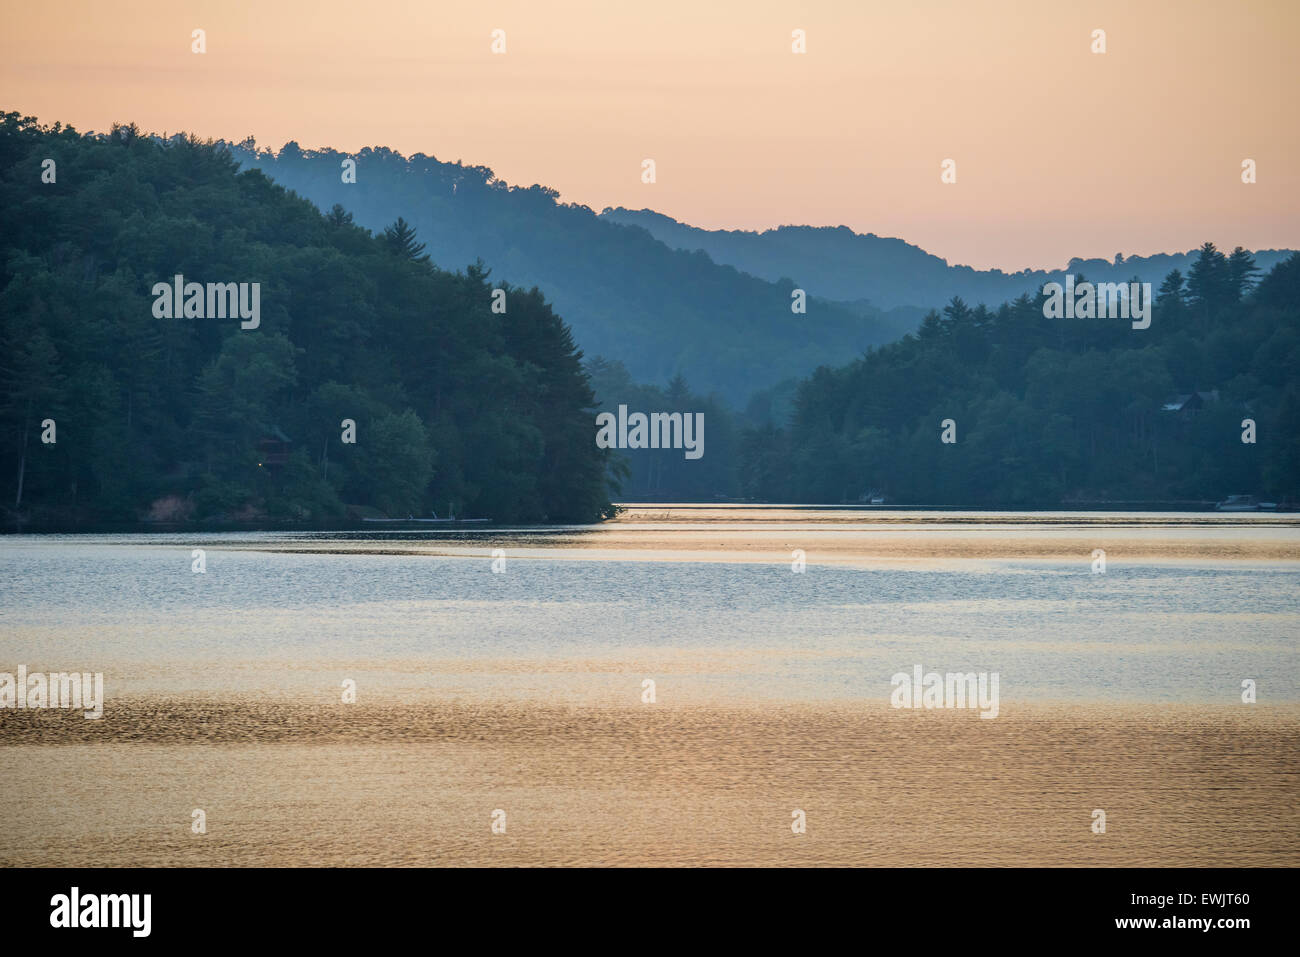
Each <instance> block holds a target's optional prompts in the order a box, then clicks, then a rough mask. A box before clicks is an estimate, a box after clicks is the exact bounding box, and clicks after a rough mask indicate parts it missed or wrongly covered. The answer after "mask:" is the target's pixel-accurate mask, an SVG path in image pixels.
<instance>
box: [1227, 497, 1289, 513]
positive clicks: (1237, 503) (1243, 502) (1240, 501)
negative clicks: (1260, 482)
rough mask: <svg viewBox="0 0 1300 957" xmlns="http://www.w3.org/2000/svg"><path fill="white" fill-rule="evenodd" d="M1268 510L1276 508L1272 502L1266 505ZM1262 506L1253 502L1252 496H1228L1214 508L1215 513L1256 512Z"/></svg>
mask: <svg viewBox="0 0 1300 957" xmlns="http://www.w3.org/2000/svg"><path fill="white" fill-rule="evenodd" d="M1267 504H1268V505H1269V507H1270V508H1277V505H1276V504H1275V503H1273V502H1269V503H1267ZM1263 507H1264V506H1263V505H1261V504H1260V503H1259V502H1257V501H1256V500H1255V496H1253V495H1229V496H1228V497H1227V498H1225V499H1224V500H1223V501H1222V502H1219V503H1218V504H1216V505H1215V506H1214V510H1215V511H1216V512H1258V511H1259V510H1260V509H1261V508H1263Z"/></svg>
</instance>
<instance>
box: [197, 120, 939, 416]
mask: <svg viewBox="0 0 1300 957" xmlns="http://www.w3.org/2000/svg"><path fill="white" fill-rule="evenodd" d="M221 146H223V147H224V148H225V149H227V150H229V152H230V154H231V156H232V157H233V158H234V159H235V160H236V161H237V162H239V163H240V164H241V165H242V166H243V167H245V168H256V169H260V170H261V171H262V172H264V173H265V174H266V175H267V176H269V177H271V178H272V179H273V180H274V181H275V182H277V183H279V184H280V185H282V186H284V187H286V188H287V189H290V190H293V191H294V192H296V193H297V194H298V195H300V196H302V197H304V198H306V199H308V200H310V201H311V202H312V203H314V204H315V205H316V206H317V207H318V208H320V209H321V210H322V211H326V212H327V211H329V210H330V209H331V207H332V206H334V205H335V204H339V205H341V206H342V207H343V208H344V209H346V210H347V211H348V212H350V213H352V214H353V216H354V217H355V221H356V222H357V223H358V224H359V225H361V226H364V227H366V228H368V229H371V230H374V231H378V230H380V229H382V228H384V227H385V226H387V225H389V224H391V223H393V222H394V221H395V220H396V219H397V218H398V217H402V218H404V219H405V220H406V221H407V222H409V223H410V224H411V225H412V226H414V227H415V229H416V232H417V236H418V241H419V242H420V243H422V244H424V245H425V247H426V248H425V251H426V252H427V253H428V255H429V256H431V257H432V259H433V262H434V263H436V264H438V265H439V266H441V267H442V268H445V269H463V268H465V267H466V266H467V265H469V264H472V263H474V262H475V261H476V260H478V259H482V260H483V262H484V264H485V266H486V268H488V269H490V270H491V279H490V280H489V281H490V282H491V283H492V284H497V283H503V282H504V283H509V284H511V285H513V286H519V287H523V288H525V289H527V288H530V287H532V286H537V287H538V288H539V289H540V290H541V291H542V293H543V294H544V295H545V296H546V298H547V299H548V301H550V302H551V303H552V304H553V305H554V307H555V309H556V311H557V312H558V313H559V314H560V315H561V316H562V317H563V318H564V320H565V321H566V322H567V323H568V324H569V325H570V327H571V328H572V329H573V333H574V338H575V339H576V341H577V344H578V345H579V346H580V347H581V348H582V350H583V351H584V353H585V354H586V355H587V356H588V357H595V356H604V357H607V358H610V359H616V360H620V361H622V362H623V363H624V365H625V366H626V367H627V369H628V371H629V372H630V373H631V374H632V376H633V377H634V378H635V380H636V381H638V382H648V383H660V384H662V383H667V382H668V381H669V380H670V379H671V378H672V377H673V376H675V375H678V374H680V375H683V376H685V378H686V379H687V380H688V381H689V382H690V383H691V385H692V387H693V388H694V389H695V390H696V391H697V392H699V393H701V394H704V395H707V394H710V393H717V394H718V395H720V396H722V397H723V398H725V399H726V400H727V401H728V402H729V403H731V404H732V405H733V406H739V407H743V406H744V404H745V403H746V402H747V401H748V400H749V398H750V397H751V396H752V395H753V393H754V392H755V391H756V390H760V389H764V388H768V387H771V386H774V385H776V384H777V383H780V382H782V381H786V380H792V379H794V378H797V377H800V376H803V375H807V374H808V373H809V372H811V371H812V370H813V369H815V368H817V367H818V366H820V365H840V364H843V363H844V362H847V361H849V360H850V359H852V358H853V357H855V356H857V355H860V354H862V352H863V351H864V350H865V349H867V348H868V347H871V346H879V345H883V344H885V343H887V342H892V341H894V340H896V339H898V338H899V337H901V336H902V335H904V334H906V333H907V332H910V331H912V330H914V329H915V328H916V327H917V325H919V323H920V319H921V317H922V313H921V311H919V310H916V309H903V310H898V311H896V312H885V311H881V310H877V309H876V308H875V307H874V306H872V305H870V304H864V303H843V304H839V303H831V302H827V301H824V300H818V299H816V298H814V297H810V300H809V302H808V306H807V314H797V313H795V312H793V311H792V309H791V304H792V298H791V294H792V292H793V291H794V288H795V285H796V284H795V283H793V282H791V281H789V280H786V281H784V282H780V281H771V280H766V279H759V278H756V277H754V276H752V275H749V274H748V273H745V272H742V271H739V270H737V269H735V268H734V267H732V266H727V265H720V264H718V263H715V262H714V261H713V260H712V259H711V258H710V257H709V256H708V255H707V254H705V253H700V252H686V251H682V250H678V249H674V248H672V247H670V246H668V245H667V244H665V243H663V242H660V241H659V240H657V239H655V238H654V237H653V236H652V235H651V234H650V233H649V232H648V231H647V230H645V229H643V228H641V227H639V226H629V225H622V224H619V223H615V222H613V221H610V220H607V219H601V218H600V217H599V216H597V214H596V213H595V211H593V210H592V209H590V208H588V207H586V206H580V205H575V204H567V203H560V202H558V201H557V200H558V195H559V194H558V193H557V192H556V191H555V190H553V189H547V188H545V187H543V186H537V185H534V186H530V187H518V186H510V185H508V184H507V183H504V182H502V181H501V180H499V179H497V177H496V175H495V174H494V173H493V172H492V170H490V169H488V168H487V167H484V166H466V165H463V164H461V163H459V162H456V163H448V162H443V161H440V160H438V159H436V158H434V157H431V156H426V155H423V154H416V155H414V156H410V157H406V156H403V155H402V154H400V153H397V152H395V151H392V150H389V149H386V148H379V149H364V150H362V151H360V152H359V153H355V154H348V153H341V152H337V151H335V150H330V149H323V150H303V149H302V148H301V147H299V146H298V144H297V143H292V142H291V143H287V144H285V146H284V147H283V148H282V149H281V150H280V151H279V152H278V153H275V152H272V151H270V150H265V149H259V148H258V147H257V145H256V143H255V142H253V141H252V140H248V141H245V142H243V143H239V144H230V143H223V144H221ZM348 160H351V161H353V162H354V163H355V170H356V177H355V182H345V181H344V180H343V176H342V175H341V174H342V173H343V171H344V164H345V163H346V161H348Z"/></svg>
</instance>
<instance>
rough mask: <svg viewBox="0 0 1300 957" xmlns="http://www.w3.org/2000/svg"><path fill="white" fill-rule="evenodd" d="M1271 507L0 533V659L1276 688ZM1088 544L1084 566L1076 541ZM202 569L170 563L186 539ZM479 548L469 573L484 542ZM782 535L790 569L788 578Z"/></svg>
mask: <svg viewBox="0 0 1300 957" xmlns="http://www.w3.org/2000/svg"><path fill="white" fill-rule="evenodd" d="M1291 518H1292V517H1291V516H1285V515H1281V516H1244V517H1242V516H1236V517H1232V518H1224V517H1221V516H1205V515H1197V516H1171V515H1145V516H1134V515H1101V514H1097V513H1090V514H1086V515H1075V516H1071V515H1057V516H1048V515H1041V514H1026V515H1014V514H987V513H984V514H960V513H906V514H903V513H859V512H847V511H839V512H835V511H804V510H798V509H765V510H764V509H758V510H752V509H743V510H742V509H695V510H686V509H681V508H679V507H674V506H653V507H647V508H646V509H644V510H642V511H640V512H633V513H630V514H629V515H627V516H625V520H623V521H620V522H614V523H609V524H607V525H603V526H599V527H583V528H552V529H524V530H514V531H512V530H497V529H480V530H474V531H469V532H465V531H455V532H451V531H437V532H423V531H417V532H411V531H405V530H403V531H396V532H388V533H384V532H376V533H372V534H363V533H337V534H322V533H249V534H220V535H212V534H199V535H195V534H178V535H165V534H149V535H86V536H10V537H5V538H0V671H13V670H15V669H16V667H17V666H18V665H19V664H25V665H27V666H28V668H29V670H68V671H72V670H82V671H102V672H104V675H105V685H106V693H107V696H108V698H109V702H110V704H111V700H112V697H113V696H114V695H131V694H152V693H175V694H178V695H185V694H191V693H209V692H211V693H233V694H237V695H241V696H242V695H255V696H285V697H290V698H294V697H298V698H305V699H315V700H330V699H334V700H337V695H338V687H339V682H340V680H341V679H342V678H353V679H355V680H357V682H358V687H359V694H361V695H362V696H368V697H369V698H370V699H371V700H377V699H384V700H388V699H393V700H400V699H402V698H405V697H422V696H428V695H434V696H438V697H445V698H447V699H454V700H458V701H465V700H471V701H472V700H474V699H476V698H480V697H481V698H483V699H485V700H488V699H499V698H502V697H505V698H512V699H529V698H541V699H546V700H549V701H554V702H560V703H563V702H610V703H617V702H619V701H635V700H636V696H639V694H640V682H641V680H642V679H643V678H645V677H653V678H654V679H655V680H656V682H657V684H658V688H659V690H658V694H659V698H660V700H661V701H664V702H666V703H673V702H675V701H676V702H691V701H728V700H735V701H747V700H748V701H754V700H776V699H789V700H796V701H798V700H805V701H806V700H818V701H835V700H854V699H866V700H873V701H884V700H887V698H888V695H889V691H890V684H889V679H890V676H891V675H893V674H894V673H896V672H899V671H909V672H910V671H911V669H912V666H913V665H914V664H921V665H923V666H924V668H925V669H926V670H927V671H929V670H935V671H941V672H943V671H977V672H978V671H996V672H998V673H999V674H1000V681H1001V697H1002V701H1003V706H1004V707H1006V706H1008V705H1009V704H1011V703H1014V702H1015V701H1016V700H1025V701H1036V700H1043V699H1059V700H1098V701H1106V700H1123V701H1137V702H1140V701H1151V702H1170V701H1181V702H1198V703H1222V704H1232V703H1234V702H1237V701H1239V700H1240V694H1241V682H1242V680H1243V679H1246V678H1251V679H1254V680H1255V681H1256V682H1257V683H1258V688H1259V698H1260V702H1261V703H1268V702H1282V701H1287V702H1294V701H1296V700H1300V690H1298V689H1300V653H1298V652H1297V636H1298V635H1300V561H1296V560H1295V557H1296V556H1300V525H1297V524H1296V523H1295V522H1294V521H1292V520H1291ZM1094 547H1103V548H1105V549H1106V551H1107V559H1108V562H1107V568H1106V571H1105V573H1104V574H1094V573H1093V559H1092V549H1093V548H1094ZM193 548H202V549H204V551H205V553H206V568H207V570H206V572H205V573H204V574H195V573H193V572H192V571H191V562H192V559H191V549H193ZM498 548H499V549H501V550H502V552H503V555H504V559H505V566H504V569H503V570H502V571H501V572H500V573H495V572H493V570H492V567H493V559H492V557H491V556H492V551H493V549H498ZM796 549H799V550H802V551H803V552H804V554H805V560H806V562H807V567H806V571H804V572H803V573H795V572H794V571H792V561H794V560H795V558H796V556H795V555H794V551H795V550H796Z"/></svg>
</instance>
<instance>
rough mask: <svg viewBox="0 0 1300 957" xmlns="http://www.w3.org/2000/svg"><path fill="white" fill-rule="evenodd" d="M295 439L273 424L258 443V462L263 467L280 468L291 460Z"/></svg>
mask: <svg viewBox="0 0 1300 957" xmlns="http://www.w3.org/2000/svg"><path fill="white" fill-rule="evenodd" d="M292 445H293V440H291V439H290V438H289V436H287V435H285V434H284V433H283V432H281V431H280V429H279V428H277V427H276V426H274V425H273V426H271V427H270V428H269V429H267V430H266V433H265V434H264V435H263V436H262V438H261V439H260V440H259V441H258V443H257V464H258V465H259V466H260V467H261V468H279V467H280V466H282V465H286V464H288V462H289V453H290V452H291V451H292V449H291V446H292Z"/></svg>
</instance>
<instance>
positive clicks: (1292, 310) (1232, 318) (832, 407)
mask: <svg viewBox="0 0 1300 957" xmlns="http://www.w3.org/2000/svg"><path fill="white" fill-rule="evenodd" d="M1257 272H1258V269H1257V267H1255V266H1254V261H1253V258H1252V257H1251V256H1250V254H1249V253H1246V252H1245V251H1244V250H1240V249H1238V250H1235V251H1234V252H1233V253H1232V254H1231V255H1225V254H1224V253H1222V252H1220V251H1219V250H1217V249H1215V248H1214V246H1213V245H1212V244H1208V243H1207V244H1205V246H1203V247H1202V248H1201V250H1200V252H1199V253H1198V255H1197V257H1196V259H1195V260H1194V261H1193V263H1192V266H1191V268H1190V269H1189V270H1188V274H1187V275H1186V276H1184V275H1183V274H1182V272H1180V271H1178V270H1175V271H1173V272H1171V273H1170V274H1169V275H1168V276H1167V277H1166V278H1165V280H1164V282H1163V283H1162V284H1161V286H1160V288H1159V291H1158V294H1157V298H1156V302H1155V308H1154V315H1153V317H1152V321H1151V326H1150V328H1148V329H1133V328H1132V327H1131V324H1130V322H1129V321H1127V320H1122V319H1048V318H1045V317H1044V310H1043V303H1044V298H1043V297H1042V296H1041V295H1039V296H1022V297H1020V298H1018V299H1016V300H1015V301H1013V302H1009V303H1005V304H1003V305H1002V306H1000V307H999V308H997V309H987V308H985V307H984V306H977V307H975V308H971V307H969V306H967V305H966V304H965V303H963V302H962V301H961V300H960V299H954V300H953V301H952V302H951V303H949V305H948V306H947V307H945V308H944V309H943V310H942V311H940V312H932V313H930V314H929V315H927V316H926V318H925V320H924V322H923V323H922V325H921V328H920V330H919V331H918V333H917V334H916V335H915V336H912V335H909V336H905V337H904V338H903V339H902V340H901V341H899V342H897V343H894V344H891V345H888V346H885V347H883V348H880V349H874V350H869V351H868V352H867V353H866V354H865V355H863V356H861V357H860V358H858V359H857V360H855V361H853V362H851V363H849V364H848V365H845V366H840V367H838V368H821V369H818V370H817V371H816V372H815V373H814V374H813V375H812V376H810V377H809V378H807V379H805V380H803V381H802V382H800V383H799V384H798V387H797V390H796V391H795V395H794V398H793V403H792V406H793V407H792V409H791V410H790V412H789V415H788V417H787V416H785V415H784V414H772V412H771V408H770V405H767V404H764V403H760V402H755V403H751V405H750V407H749V409H747V410H746V414H744V415H740V416H735V415H728V414H727V413H726V412H725V410H724V411H723V412H721V413H720V414H719V416H718V421H717V423H716V425H713V426H712V435H711V439H710V441H712V442H716V443H717V446H718V447H719V448H727V449H728V450H729V451H728V454H729V455H730V456H731V459H730V461H729V462H728V463H727V468H726V470H725V478H724V479H723V480H722V481H719V482H717V484H715V485H713V486H712V488H711V489H710V491H711V492H712V495H711V496H698V495H697V494H696V486H695V485H694V484H691V482H690V481H689V479H688V478H683V479H682V480H681V484H680V485H677V484H674V483H673V482H672V481H671V480H672V479H673V476H675V475H676V474H678V473H685V474H686V475H688V476H689V475H690V472H691V468H692V467H693V466H695V465H697V464H698V463H691V462H682V463H679V464H674V463H670V464H671V465H672V466H673V471H670V472H669V473H667V475H668V478H669V480H670V481H669V482H668V483H665V482H664V481H662V480H660V481H658V482H656V481H655V476H653V475H652V474H651V473H650V472H649V471H648V468H647V466H648V464H649V461H650V459H649V458H646V459H645V461H643V462H642V463H641V465H640V466H639V469H640V470H639V471H633V473H632V474H631V476H630V480H629V482H628V486H627V491H628V492H629V494H630V495H631V496H632V497H641V496H646V497H654V498H661V499H672V498H674V497H684V496H686V495H688V494H689V495H690V497H737V498H745V499H753V500H758V501H776V502H824V503H840V502H857V501H859V500H861V499H862V498H863V496H864V495H865V494H866V493H869V492H876V493H878V494H880V495H883V496H884V497H885V498H886V500H887V501H888V502H890V503H900V504H928V505H949V506H1015V505H1055V504H1060V503H1063V502H1073V503H1098V504H1100V503H1105V502H1111V503H1119V502H1124V503H1131V504H1136V503H1141V502H1148V503H1155V502H1160V503H1173V502H1184V503H1189V504H1190V503H1194V502H1202V503H1203V502H1207V501H1215V500H1217V499H1222V498H1224V497H1226V496H1227V495H1231V494H1253V495H1257V496H1260V497H1261V498H1266V499H1270V500H1274V501H1281V502H1291V503H1292V504H1295V503H1297V502H1298V501H1300V378H1298V377H1297V370H1298V369H1300V254H1294V255H1292V256H1291V257H1290V258H1288V259H1287V260H1285V261H1284V262H1282V263H1280V264H1278V265H1277V266H1275V267H1274V268H1273V269H1272V270H1271V271H1270V272H1269V273H1268V274H1267V275H1266V276H1264V277H1263V278H1262V280H1261V281H1259V282H1258V285H1256V284H1255V280H1256V273H1257ZM1080 281H1082V277H1080ZM591 368H592V375H593V383H594V385H595V388H596V391H597V394H598V397H599V398H600V399H601V402H602V405H603V406H604V407H609V405H610V401H609V400H608V399H607V398H606V396H607V395H608V396H613V397H618V396H623V395H628V394H634V393H633V392H631V391H630V390H628V389H627V388H626V386H625V385H620V383H619V376H618V375H616V374H612V373H611V372H610V370H609V369H607V368H605V367H604V366H603V365H601V364H598V363H594V362H593V364H592V367H591ZM676 391H678V392H688V391H689V390H688V389H687V387H686V385H685V384H684V383H678V384H677V385H676ZM945 419H951V420H953V423H954V425H955V429H954V432H953V437H954V438H955V440H956V441H955V442H952V443H949V444H945V443H943V442H941V433H942V431H943V430H942V427H941V423H942V422H943V421H944V420H945ZM1246 419H1250V420H1253V422H1254V436H1253V437H1254V439H1255V441H1254V442H1243V441H1242V437H1243V432H1244V431H1246V430H1245V429H1244V428H1243V425H1242V423H1243V420H1246ZM638 454H639V455H645V454H644V453H638ZM653 454H654V455H655V456H658V457H660V458H663V459H665V460H667V458H668V456H666V455H665V453H662V452H656V453H653ZM710 454H712V450H710ZM706 458H707V456H706ZM697 474H700V475H702V474H703V470H702V469H701V470H699V471H698V473H697ZM710 474H711V475H712V476H714V477H716V476H717V475H718V472H717V469H716V466H714V467H713V471H712V472H711V473H710ZM679 490H680V495H679V494H678V492H679Z"/></svg>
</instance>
